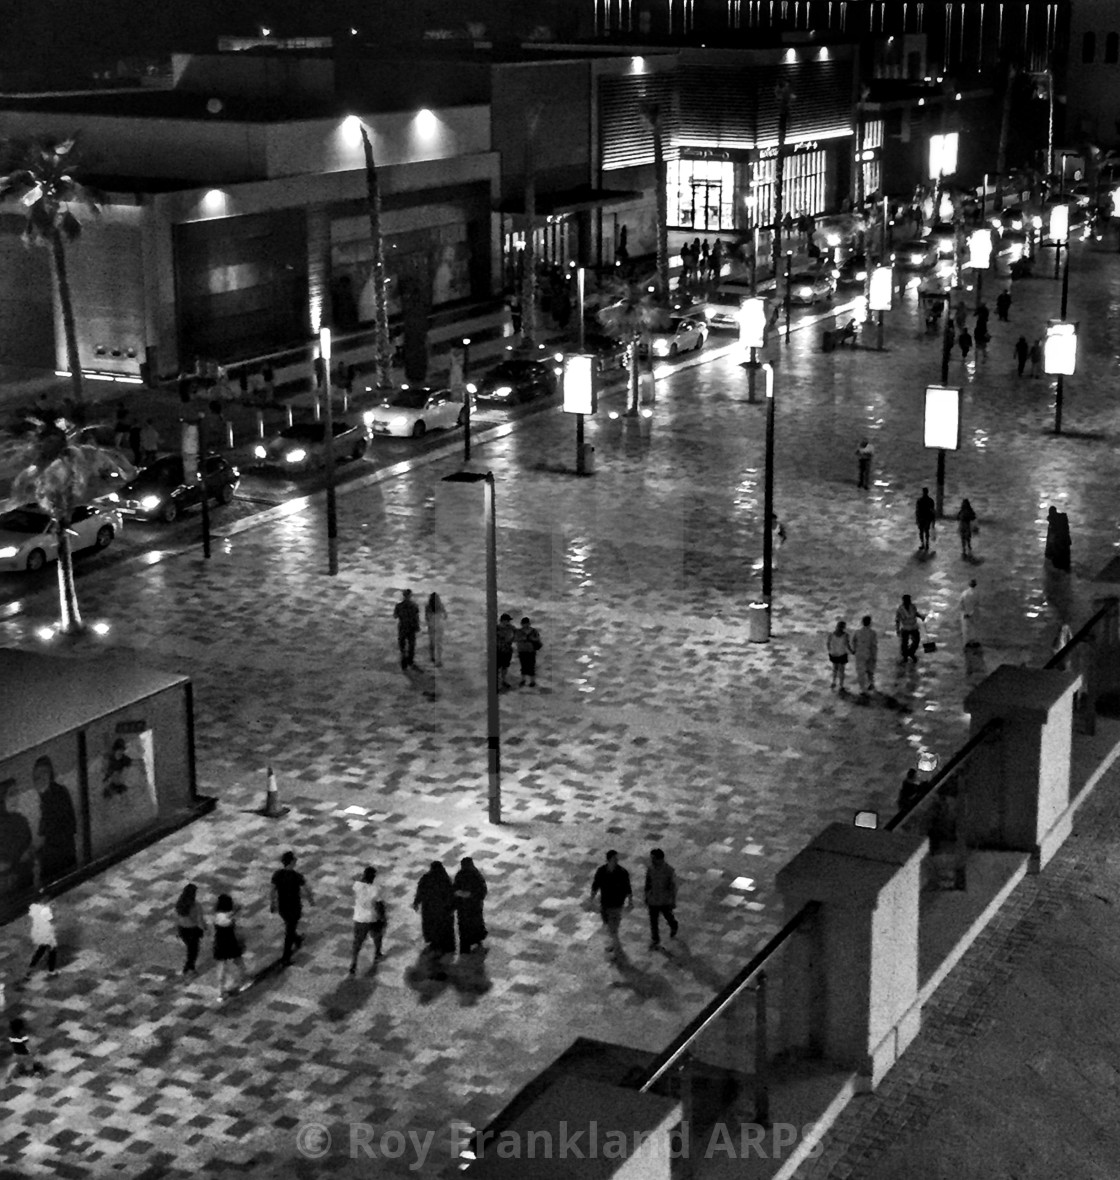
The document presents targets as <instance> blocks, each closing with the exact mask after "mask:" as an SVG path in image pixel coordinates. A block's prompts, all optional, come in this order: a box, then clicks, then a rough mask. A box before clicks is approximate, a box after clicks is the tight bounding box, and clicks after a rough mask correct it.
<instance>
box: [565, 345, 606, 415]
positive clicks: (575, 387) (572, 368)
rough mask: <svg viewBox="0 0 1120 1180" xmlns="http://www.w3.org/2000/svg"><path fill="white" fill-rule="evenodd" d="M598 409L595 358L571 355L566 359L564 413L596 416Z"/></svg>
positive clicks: (579, 354) (576, 354)
mask: <svg viewBox="0 0 1120 1180" xmlns="http://www.w3.org/2000/svg"><path fill="white" fill-rule="evenodd" d="M597 409H598V404H597V399H596V396H595V358H594V357H593V356H587V355H584V354H583V353H571V354H569V355H568V356H566V357H565V358H564V413H565V414H594V413H595V411H596V410H597Z"/></svg>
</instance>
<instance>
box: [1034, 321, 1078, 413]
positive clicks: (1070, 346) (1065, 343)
mask: <svg viewBox="0 0 1120 1180" xmlns="http://www.w3.org/2000/svg"><path fill="white" fill-rule="evenodd" d="M1076 369H1077V324H1076V323H1070V322H1068V321H1065V320H1051V321H1050V323H1049V324H1048V325H1047V328H1046V340H1045V342H1044V343H1043V345H1042V371H1043V372H1044V373H1045V374H1046V375H1047V376H1048V377H1057V378H1058V380H1057V382H1056V386H1055V397H1054V433H1055V434H1061V433H1062V398H1063V395H1064V393H1065V390H1064V388H1063V380H1064V378H1066V377H1072V376H1073V374H1074V372H1075V371H1076Z"/></svg>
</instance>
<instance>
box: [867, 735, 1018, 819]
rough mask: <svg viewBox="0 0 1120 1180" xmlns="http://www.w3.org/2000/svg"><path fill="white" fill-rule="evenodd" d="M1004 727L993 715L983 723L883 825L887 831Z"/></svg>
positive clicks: (910, 813)
mask: <svg viewBox="0 0 1120 1180" xmlns="http://www.w3.org/2000/svg"><path fill="white" fill-rule="evenodd" d="M1002 728H1003V718H1002V717H993V718H992V719H991V720H990V721H988V722H986V723H985V724H984V725H982V726H981V727H980V728H979V729H978V730H977V731H976V732H975V733H974V734H973V735H972V737H970V738H969V739H968V741H967V742H965V744H964V745H963V746H961V748H960V749H959V750H958V751H957V752H956V753H955V754H954V755H953V756H952V758H950V759H949V761H948V762H946V763H945V765H944V766H943V767H942V768H941V769H940V770H939V771H938V772H937V773H936V774H935V775H934V776H933V778H931V779H930V780H929V782H928V783H926V787H925V790H924V791H923V792H922V793H921V794H920V795H919V796H918V797H917V798H916V799H915V800H914V801H913V802H912V803H911V804H910V806H909V807H905V808H903V810H902V811H900V812H899V813H898V814H897V815H895V816H892V817H891V818H890V819H889V820H887V822H886V823H885V824H884V825H883V830H884V831H885V832H893V831H894V830H895V828H897V827H898V826H899V824H901V823H903V822H904V821H905V820H907V819H909V818H910V816H912V815H913V814H914V812H915V811H917V810H918V809H919V808H920V807H921V806H923V804H924V803H925V802H926V800H927V799H930V798H932V797H933V796H934V795H936V794H937V791H938V788H939V787H940V786H941V784H942V783H943V782H945V780H946V779H948V777H949V776H950V775H951V774H952V773H953V772H954V771H955V770H956V769H957V767H958V766H960V764H961V763H962V762H963V761H964V760H965V759H966V758H968V756H969V755H970V754H971V753H972V752H973V750H975V749H977V748H978V747H979V746H981V745H982V744H983V743H984V742H986V741H987V740H988V739H989V738H991V737H994V736H995V735H996V734H997V733H999V731H1000V730H1001V729H1002Z"/></svg>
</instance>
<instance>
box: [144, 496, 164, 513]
mask: <svg viewBox="0 0 1120 1180" xmlns="http://www.w3.org/2000/svg"><path fill="white" fill-rule="evenodd" d="M162 503H163V497H162V496H145V497H144V498H143V500H141V501H140V507H141V508H143V509H144V511H145V512H153V511H155V509H157V508H158V507H159V506H160V504H162Z"/></svg>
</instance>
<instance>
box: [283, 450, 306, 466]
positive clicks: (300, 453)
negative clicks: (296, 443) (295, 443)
mask: <svg viewBox="0 0 1120 1180" xmlns="http://www.w3.org/2000/svg"><path fill="white" fill-rule="evenodd" d="M306 458H307V452H306V451H305V450H304V449H303V447H296V449H295V450H294V451H289V452H288V453H287V454H286V455H285V456H284V462H285V463H302V462H303V461H304V459H306Z"/></svg>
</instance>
